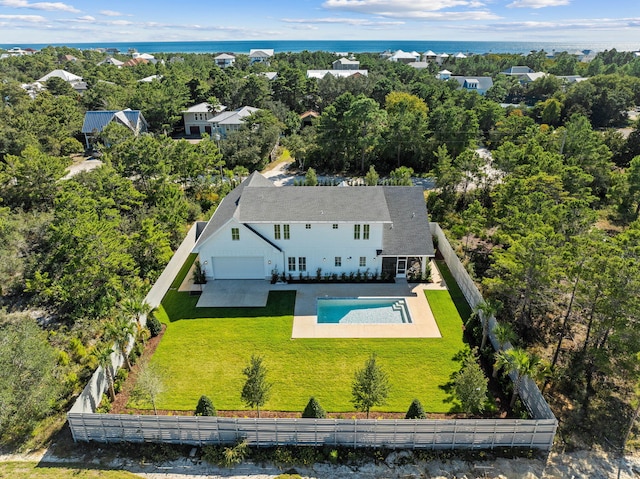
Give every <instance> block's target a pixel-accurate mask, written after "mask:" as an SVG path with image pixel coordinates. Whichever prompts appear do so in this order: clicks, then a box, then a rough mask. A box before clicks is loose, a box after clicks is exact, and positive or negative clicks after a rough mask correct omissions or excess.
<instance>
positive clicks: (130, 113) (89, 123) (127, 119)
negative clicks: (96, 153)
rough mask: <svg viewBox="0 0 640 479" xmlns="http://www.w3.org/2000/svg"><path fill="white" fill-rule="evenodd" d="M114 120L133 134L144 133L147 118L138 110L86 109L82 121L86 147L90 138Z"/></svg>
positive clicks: (88, 145) (89, 144) (94, 136)
mask: <svg viewBox="0 0 640 479" xmlns="http://www.w3.org/2000/svg"><path fill="white" fill-rule="evenodd" d="M112 121H115V122H116V123H119V124H121V125H124V126H126V127H127V128H129V129H130V130H131V131H132V132H133V134H134V135H136V136H137V135H139V134H140V133H145V132H146V131H147V120H145V119H144V116H143V115H142V112H141V111H140V110H130V109H128V108H127V109H126V110H119V111H118V110H104V111H88V112H87V113H85V115H84V123H83V124H82V130H81V131H82V133H83V134H84V140H85V144H86V146H87V148H89V147H90V146H91V140H93V139H95V138H96V137H97V136H98V135H99V134H100V133H101V132H102V130H104V128H105V127H106V126H107V125H108V124H109V123H111V122H112Z"/></svg>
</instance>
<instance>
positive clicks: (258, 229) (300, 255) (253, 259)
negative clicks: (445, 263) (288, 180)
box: [193, 172, 435, 280]
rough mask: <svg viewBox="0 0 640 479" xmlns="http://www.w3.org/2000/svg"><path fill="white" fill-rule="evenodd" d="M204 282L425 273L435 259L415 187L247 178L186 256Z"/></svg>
mask: <svg viewBox="0 0 640 479" xmlns="http://www.w3.org/2000/svg"><path fill="white" fill-rule="evenodd" d="M193 252H194V253H197V254H198V255H199V258H200V263H201V265H202V267H203V269H204V272H205V275H206V277H207V278H208V279H209V280H219V279H269V278H271V276H272V274H273V273H275V272H277V273H279V274H282V273H285V274H286V275H287V276H288V275H289V274H290V275H291V276H292V277H294V278H296V279H298V278H299V276H301V275H302V276H307V275H311V276H315V275H316V273H317V271H318V270H321V271H322V273H323V274H327V273H328V274H337V275H342V273H346V274H349V273H352V272H353V273H356V272H357V271H358V270H359V271H360V272H361V273H364V272H369V273H371V274H373V273H376V272H377V273H378V274H385V275H389V276H392V277H399V278H402V277H406V275H407V273H408V271H409V269H412V271H416V272H420V273H424V271H425V267H426V264H427V263H428V261H429V258H432V257H433V256H434V254H435V253H434V249H433V242H432V239H431V232H430V230H429V219H428V217H427V208H426V205H425V201H424V195H423V190H422V188H421V187H414V186H367V187H339V186H282V187H276V186H275V185H274V184H273V183H272V182H271V181H270V180H268V179H267V178H265V177H264V176H262V175H261V174H260V173H258V172H254V173H252V174H251V175H250V176H249V177H248V178H247V179H246V180H244V181H243V182H242V183H241V184H240V185H239V186H238V187H237V188H235V189H234V190H233V191H231V192H230V193H229V194H228V195H227V196H226V197H225V198H224V199H223V200H222V202H221V203H220V205H219V206H218V208H217V210H216V211H215V213H214V214H213V216H212V217H211V219H210V220H209V222H208V223H207V226H206V227H205V228H204V230H203V231H202V232H201V234H200V236H199V237H198V239H197V241H196V244H195V246H194V249H193Z"/></svg>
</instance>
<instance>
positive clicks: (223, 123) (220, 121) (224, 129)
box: [207, 106, 259, 138]
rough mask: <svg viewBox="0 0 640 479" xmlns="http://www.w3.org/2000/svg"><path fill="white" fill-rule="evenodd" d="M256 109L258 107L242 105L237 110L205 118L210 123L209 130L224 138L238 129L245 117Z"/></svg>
mask: <svg viewBox="0 0 640 479" xmlns="http://www.w3.org/2000/svg"><path fill="white" fill-rule="evenodd" d="M258 110H259V108H254V107H252V106H243V107H242V108H238V109H237V110H232V111H223V112H222V113H219V114H217V115H216V116H214V117H213V118H211V119H209V120H207V123H209V125H211V130H212V133H213V134H214V135H215V134H218V135H220V138H226V137H227V135H228V134H229V133H231V132H232V131H236V130H239V129H240V127H241V126H242V124H243V123H244V119H245V118H246V117H248V116H250V115H252V114H254V113H255V112H257V111H258Z"/></svg>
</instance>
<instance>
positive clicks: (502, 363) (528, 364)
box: [496, 348, 543, 408]
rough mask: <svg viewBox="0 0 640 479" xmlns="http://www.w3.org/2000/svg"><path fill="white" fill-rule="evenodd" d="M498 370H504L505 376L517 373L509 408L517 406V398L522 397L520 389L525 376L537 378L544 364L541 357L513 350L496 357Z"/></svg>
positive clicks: (520, 350) (517, 349) (502, 352)
mask: <svg viewBox="0 0 640 479" xmlns="http://www.w3.org/2000/svg"><path fill="white" fill-rule="evenodd" d="M496 366H497V369H496V370H499V369H503V370H504V372H505V374H507V375H509V374H511V373H515V375H516V378H515V379H514V380H513V394H512V395H511V402H510V403H509V407H511V408H513V406H514V405H515V404H516V397H518V396H519V395H520V387H521V386H522V380H523V378H524V377H525V376H529V377H532V378H536V377H538V376H539V374H540V372H541V371H542V368H543V363H542V361H541V359H540V357H539V356H537V355H535V354H529V353H527V352H526V351H525V350H524V349H521V348H511V349H508V350H506V351H499V352H498V354H497V356H496Z"/></svg>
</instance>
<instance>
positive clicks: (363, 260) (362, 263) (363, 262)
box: [360, 256, 367, 268]
mask: <svg viewBox="0 0 640 479" xmlns="http://www.w3.org/2000/svg"><path fill="white" fill-rule="evenodd" d="M365 266H367V257H366V256H360V267H361V268H364V267H365Z"/></svg>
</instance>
